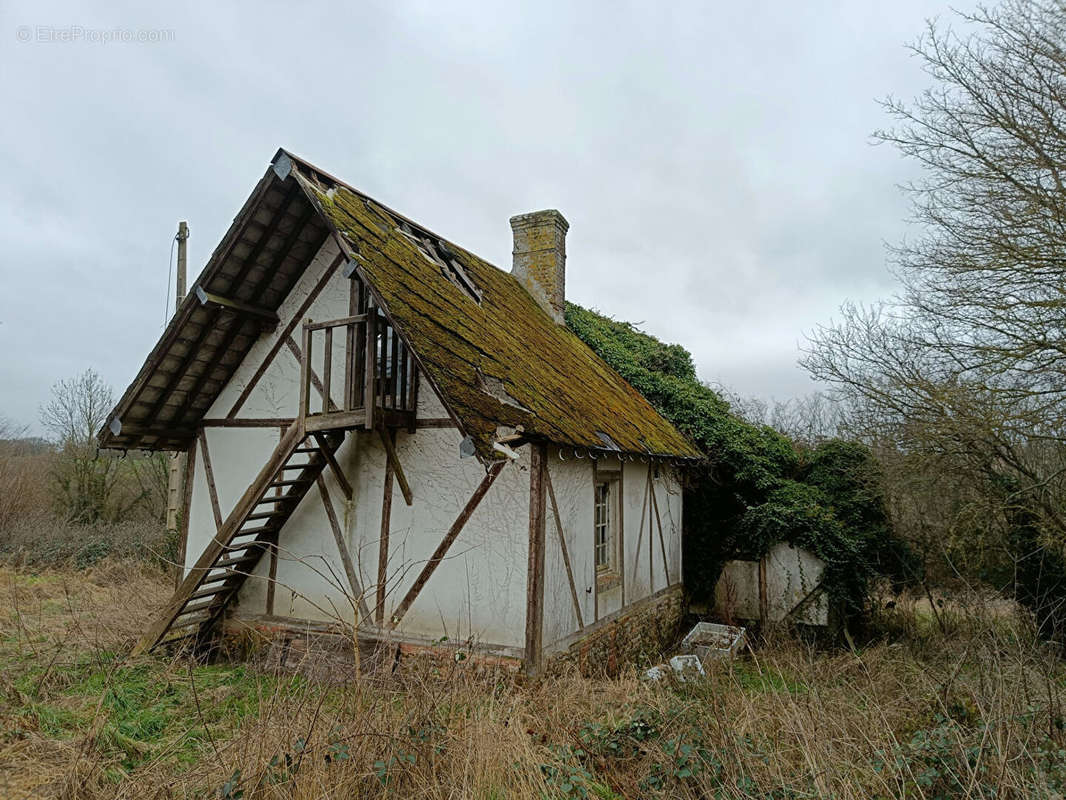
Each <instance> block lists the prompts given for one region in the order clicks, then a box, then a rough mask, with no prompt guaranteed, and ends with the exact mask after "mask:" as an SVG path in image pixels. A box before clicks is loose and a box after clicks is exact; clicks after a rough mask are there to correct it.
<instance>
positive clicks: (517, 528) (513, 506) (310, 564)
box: [186, 241, 681, 648]
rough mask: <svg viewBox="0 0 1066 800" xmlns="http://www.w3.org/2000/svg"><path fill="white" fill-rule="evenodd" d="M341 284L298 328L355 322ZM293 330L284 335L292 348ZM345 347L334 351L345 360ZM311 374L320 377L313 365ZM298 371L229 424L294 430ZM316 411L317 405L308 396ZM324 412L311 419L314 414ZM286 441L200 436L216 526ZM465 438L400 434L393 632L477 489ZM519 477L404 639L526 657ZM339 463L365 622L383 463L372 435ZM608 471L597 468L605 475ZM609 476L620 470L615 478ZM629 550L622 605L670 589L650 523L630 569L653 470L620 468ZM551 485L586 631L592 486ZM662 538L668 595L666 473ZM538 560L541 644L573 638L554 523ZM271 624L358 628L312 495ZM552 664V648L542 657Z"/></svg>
mask: <svg viewBox="0 0 1066 800" xmlns="http://www.w3.org/2000/svg"><path fill="white" fill-rule="evenodd" d="M336 252H337V251H336V246H335V245H334V244H333V242H332V241H328V242H327V243H326V244H325V245H323V247H322V249H321V251H320V252H319V253H318V255H317V256H316V257H315V259H314V261H313V262H312V264H311V265H310V266H309V267H308V269H307V271H306V272H305V274H304V275H303V277H302V278H301V279H300V281H299V282H298V284H297V286H296V288H295V289H294V291H293V292H292V293H291V294H290V296H289V297H288V298H287V299H286V300H285V302H284V303H283V304H282V306H281V308H280V309H279V316H280V317H281V320H282V322H281V324H280V325H279V326H278V329H277V330H276V331H274V332H272V333H268V334H265V335H264V336H263V337H262V338H261V339H260V340H259V341H258V342H256V343H255V345H254V346H253V347H252V349H251V351H250V353H249V355H248V356H247V358H246V359H245V360H244V362H243V363H242V364H241V366H240V367H238V369H237V371H236V372H235V374H234V376H233V378H232V379H231V380H230V382H229V383H228V385H227V386H226V387H225V388H224V389H223V391H222V392H221V393H220V395H219V397H218V398H217V399H216V401H215V403H214V404H213V405H212V407H211V409H210V410H209V411H208V413H207V414H206V415H205V416H206V417H208V418H216V419H218V418H223V417H225V416H226V415H227V414H228V413H229V410H230V408H231V407H232V406H233V404H234V402H235V401H236V399H237V398H238V397H239V396H240V394H241V392H242V391H243V390H244V388H245V386H246V385H247V383H248V382H249V381H250V380H251V379H252V377H253V375H254V373H255V371H256V370H257V369H258V367H259V365H260V364H261V363H262V361H263V359H264V358H265V357H266V355H267V353H268V352H269V351H270V349H271V347H272V346H273V344H274V342H275V341H276V340H277V337H278V335H279V334H280V332H281V330H282V329H283V328H284V325H285V323H286V321H287V320H289V319H291V317H292V315H293V314H294V313H295V311H296V310H297V309H298V308H299V306H300V305H301V304H302V303H303V302H304V300H305V299H306V297H307V296H308V293H309V292H310V291H311V290H312V288H313V286H314V285H315V284H316V283H317V282H318V280H319V279H320V278H321V277H322V274H323V271H324V270H325V269H326V268H327V267H328V265H329V263H330V262H331V261H332V260H333V258H334V257H335V255H336ZM349 288H350V284H349V282H348V280H347V279H345V278H344V277H343V275H342V274H341V270H340V269H337V270H336V273H335V275H334V276H333V277H332V278H331V279H330V281H329V283H328V284H327V286H326V288H325V289H324V290H323V291H322V293H321V294H320V295H319V296H318V298H317V299H316V301H315V302H314V303H313V304H312V306H311V308H310V309H309V310H308V311H307V312H305V314H304V316H305V317H309V318H311V319H313V320H326V319H335V318H339V317H344V316H347V315H348V297H349ZM298 331H299V328H297V332H296V333H294V334H293V336H294V339H296V341H297V343H298V344H300V337H299V333H298ZM342 347H343V343H342V342H341V341H340V340H339V339H338V341H337V342H335V350H337V351H338V352H339V351H340V350H341V349H342ZM315 352H316V357H315V359H314V362H315V368H316V371H318V373H319V374H320V375H321V372H322V369H321V366H322V362H321V350H320V349H319V350H317V351H315ZM333 369H334V375H335V376H336V377H335V379H334V384H333V386H334V389H333V392H332V394H333V398H334V400H335V401H338V402H339V401H340V400H341V392H342V388H341V384H342V381H341V380H340V376H341V375H343V371H342V365H341V363H340V361H335V362H334V368H333ZM298 384H299V363H298V362H297V359H296V358H295V357H294V356H293V355H292V353H291V352H290V351H289V349H288V348H287V347H285V346H282V347H281V349H280V350H279V351H278V353H277V356H276V357H275V359H274V360H273V362H272V363H271V364H270V365H269V367H268V368H267V370H266V371H265V372H264V374H263V376H262V377H261V378H260V380H259V382H258V383H257V384H256V386H255V388H254V389H253V391H252V392H251V393H250V395H249V397H248V399H247V400H246V401H245V403H244V405H243V406H242V407H241V410H240V412H239V413H238V415H237V416H238V418H241V419H246V420H248V419H255V418H277V417H293V416H295V415H296V413H297V406H298V400H299V387H298ZM312 401H313V403H318V402H320V400H319V399H318V396H317V393H315V392H312ZM312 408H313V409H317V405H313V406H312ZM447 416H448V414H447V411H446V409H445V408H444V406H443V403H441V401H440V399H439V398H438V397H437V396H436V394H435V392H434V391H433V389H432V386H431V385H430V384H429V383H428V381H426V379H425V378H423V379H422V381H421V383H420V385H419V402H418V418H419V419H442V418H446V417H447ZM279 435H280V432H279V430H278V428H276V427H270V428H232V427H225V428H223V427H208V428H207V429H206V436H207V441H208V448H209V450H210V453H211V460H212V465H213V467H214V475H215V481H216V485H217V488H218V493H219V502H220V505H221V510H222V514H223V518H225V516H226V514H228V512H229V511H230V509H231V508H232V507H233V505H234V503H235V502H236V501H237V499H238V498H239V497H240V496H241V494H242V493H243V492H244V490H245V489H246V488H247V487H248V485H249V484H250V483H251V482H252V480H253V479H254V478H255V476H256V475H257V474H258V472H259V470H260V469H261V468H262V466H263V464H264V463H265V462H266V461H267V459H268V458H269V456H270V454H271V452H272V451H273V450H274V448H275V447H276V445H277V442H278V440H279ZM460 440H461V436H460V434H459V431H458V430H457V429H455V428H421V429H419V430H418V431H417V432H416V433H415V434H410V433H408V432H407V431H405V430H401V431H398V433H397V441H396V449H397V454H398V457H399V460H400V463H401V464H402V465H403V467H404V470H405V473H406V475H407V478H408V481H409V483H410V485H411V490H412V493H413V496H414V497H413V501H414V502H413V505H412V506H410V507H408V506H407V505H406V504H405V503H404V499H403V495H402V492H401V491H400V488H399V486H398V485H396V484H394V487H393V497H392V515H391V525H390V537H389V539H390V541H389V557H388V569H387V576H388V577H387V580H386V590H387V593H386V604H385V618H386V620H387V619H389V618H390V616H391V615H392V612H393V611H394V610H395V608H396V606H397V605H398V604H399V603H400V601H401V600H402V598H403V597H404V595H405V594H406V592H407V590H408V588H409V587H410V586H411V584H412V583H413V582H414V580H415V578H416V577H417V575H418V574H419V572H420V571H421V569H422V567H423V566H424V565H425V563H426V561H427V559H428V558H429V557H430V555H431V554H432V553H433V551H434V549H435V548H436V547H437V545H438V544H439V543H440V541H441V539H442V538H443V537H444V535H445V533H446V532H447V530H448V528H449V527H450V526H451V524H452V523H453V522H454V520H455V518H456V516H457V515H458V514H459V512H460V511H461V509H462V508H463V506H464V505H465V504H466V502H467V500H468V499H469V498H470V496H471V494H472V493H473V491H474V489H475V488H476V487H477V485H478V484H479V483H480V481H481V479H482V478H483V477H484V474H485V472H484V468H483V467H482V466H481V464H480V463H479V462H478V461H477V460H476V459H474V458H466V459H461V458H460V457H459V443H460ZM518 452H519V453H520V458H519V460H518V461H517V462H514V463H511V464H509V465H508V466H506V467H505V468H504V469H503V471H502V472H501V474H500V476H499V477H498V478H497V480H496V482H495V483H494V485H493V486H492V487H491V488H490V490H489V492H488V494H487V495H486V496H485V498H484V499H483V500H482V502H481V504H480V505H479V506H478V508H477V509H476V510H475V512H474V513H473V515H472V516H471V517H470V519H469V520H468V521H467V523H466V525H465V527H464V529H463V531H462V533H461V534H460V535H459V537H458V538H457V539H456V541H455V543H454V544H453V545H452V547H451V549H450V551H449V553H448V555H447V557H446V558H445V560H444V561H443V562H442V563H441V564H440V565H439V566H438V568H437V569H436V571H435V572H434V574H433V576H432V577H431V578H430V580H429V582H428V583H427V584H426V586H425V588H424V589H423V590H422V591H421V593H420V594H419V596H418V598H417V599H416V600H415V602H414V604H413V605H412V607H411V608H410V610H409V611H408V612H407V614H406V615H405V617H404V618H403V620H402V621H401V623H400V625H399V628H398V631H399V632H400V633H401V634H412V635H416V636H419V637H426V638H430V639H438V638H440V637H442V636H447V637H448V638H449V639H452V640H460V641H465V640H468V639H474V640H476V641H478V642H481V643H484V644H489V645H500V646H504V647H511V648H521V647H522V646H523V645H524V641H525V603H526V563H527V556H528V530H529V528H528V512H529V448H520V449H519V451H518ZM337 459H338V462H339V463H340V464H341V466H342V469H343V470H344V471H345V474H346V476H347V478H348V480H349V482H350V483H351V484H352V487H353V499H352V500H351V501H350V502H349V501H347V500H346V499H345V497H344V495H343V493H342V491H341V488H340V486H339V485H338V483H337V481H336V478H335V477H334V476H333V474H332V472H331V471H330V470H326V472H325V473H324V478H325V482H326V486H327V490H328V492H329V494H330V498H331V500H332V502H333V504H334V507H335V509H336V511H337V516H338V518H339V519H340V520H341V524H342V527H343V535H344V537H345V541H346V544H347V546H348V548H349V550H350V552H351V553H352V556H353V560H354V561H355V563H356V569H357V572H358V573H359V576H360V581H361V584H362V586H363V589H364V593H365V598H366V602H367V605H368V606H369V608H370V610H371V612H373V609H374V606H375V590H376V582H377V560H378V549H379V540H380V533H381V508H382V495H383V489H384V474H385V453H384V448H383V447H382V444H381V441H380V438H379V436H378V435H377V434H376V433H369V432H360V433H349V434H348V436H347V438H346V441H345V443H344V444H343V445H342V447H341V449H340V450H339V451H338V454H337ZM602 463H605V462H602ZM615 463H617V462H615ZM624 469H625V472H624V475H623V498H622V502H623V503H624V505H625V510H624V515H623V516H624V525H625V529H624V535H623V538H624V543H625V549H626V553H625V556H624V565H623V568H624V569H625V570H626V576H625V580H626V588H625V595H626V598H625V599H626V603H627V604H628V603H630V602H633V601H635V600H639V599H640V598H642V597H645V596H647V595H648V594H650V593H651V592H653V591H657V590H659V589H662V588H664V587H665V586H666V585H667V582H666V578H665V575H664V573H663V568H662V557H661V554H660V551H659V544H658V538H657V537H658V533H657V531H655V532H654V534H653V535H654V537H655V538H654V540H653V544H654V549H653V568H654V570H655V572H654V580H653V582H652V584H651V585H650V586H649V582H648V569H647V543H648V539H647V536H648V530H647V524H648V519H650V518H651V516H650V515H651V511H650V506H649V509H648V511H647V514H648V517H647V519H646V520H645V533H644V537H643V541H642V545H641V546H642V548H643V549H642V555H641V557H640V559H639V561H638V562H637V564H636V566H637V570H636V575H637V580H636V582H635V583H631V582H632V581H633V565H634V559H635V558H636V543H637V537H638V535H639V524H640V512H641V505H642V502H643V496H644V484H645V480H646V475H647V470H648V465H647V464H641V463H639V462H627V463H626V464H625V465H624ZM549 470H550V474H551V477H552V482H553V485H554V488H555V492H556V496H557V498H558V501H559V506H560V514H561V516H562V518H563V527H564V529H565V533H566V537H567V545H568V548H569V552H570V557H571V560H572V565H573V569H574V576H575V581H576V583H577V589H578V596H579V600H580V603H581V607H582V614H583V617H584V622H585V624H586V625H587V624H590V623H591V622H593V621H595V618H596V614H595V608H594V603H593V594H592V592H590V591H588V589H590V588H592V587H593V585H594V581H595V568H594V565H593V523H592V519H593V509H592V502H593V488H592V487H593V484H592V480H593V477H592V475H593V473H592V462H591V461H590V460H588V459H582V460H575V459H574V458H573V457H572V456H571V457H569V458H568V460H566V461H563V460H560V459H559V456H558V450H557V449H555V448H549ZM655 486H656V496H657V498H658V500H659V507H660V514H661V516H662V522H663V533H664V537H665V540H666V543H667V548H668V549H667V553H668V560H669V562H670V582H671V583H676V582H678V581H679V580H680V553H681V545H680V521H681V514H680V491H679V489H678V487H677V482H676V480H675V479H674V477H673V475H672V473H670V472H669V471H668V469H667V468H665V467H664V468H661V470H660V478H659V479H658V480H656V481H655ZM189 516H190V525H189V539H188V547H187V559H186V566H187V567H189V566H191V565H192V564H193V563H195V561H196V559H197V558H198V557H199V555H200V553H201V552H202V551H203V549H204V547H205V546H206V545H207V543H208V542H209V541H210V539H211V537H212V535H213V534H214V532H215V523H214V518H213V515H212V511H211V503H210V498H209V495H208V491H207V483H206V480H205V478H204V470H203V462H202V454H201V453H198V454H197V460H196V463H195V468H194V478H193V492H192V503H191V508H190V515H189ZM546 525H547V530H546V552H545V562H546V571H545V580H546V586H545V620H544V642H545V643H546V645H547V644H548V643H551V642H555V641H558V640H560V639H562V638H564V637H566V636H568V635H571V634H572V633H574V632H575V631H576V630H577V621H576V618H575V615H574V611H573V604H572V601H571V597H570V591H569V584H568V580H567V577H566V572H565V569H564V567H563V563H562V558H561V549H560V547H559V544H558V535H557V533H556V532H555V522H554V516H553V515H552V514H551V509H550V507H549V508H548V515H547V521H546ZM279 551H280V554H279V560H278V570H277V584H276V587H275V601H274V613H275V614H277V615H281V616H288V617H294V618H299V619H308V620H318V621H337V620H342V621H345V622H349V623H350V622H352V621H353V620H354V619H355V612H354V610H353V606H352V603H351V601H350V599H349V598H348V597H347V580H346V577H345V573H344V570H343V567H342V564H341V561H340V554H339V551H338V549H337V546H336V543H335V541H334V538H333V534H332V531H331V529H330V525H329V521H328V517H327V516H326V513H325V509H324V507H323V505H322V500H321V497H320V495H319V492H318V491H317V490H316V489H312V490H311V491H310V492H309V493H308V494H307V496H306V497H305V498H304V500H303V501H302V502H301V504H300V505H299V507H298V508H297V509H296V511H295V512H294V514H293V516H292V517H291V518H290V520H289V522H288V523H287V524H286V526H285V528H284V529H283V530H282V533H281V536H280V540H279ZM268 569H269V562H268V559H266V558H264V559H262V560H261V561H260V563H259V564H258V565H257V567H256V570H255V572H254V574H253V576H252V577H251V578H250V579H249V580H248V581H247V582H246V583H245V585H244V587H243V588H242V590H241V593H240V597H239V600H238V608H237V610H238V613H240V614H261V613H265V611H266V594H267V591H266V589H267V575H268ZM614 595H615V597H613V598H612V597H611V596H606V597H602V596H601V598H600V608H599V616H600V617H603V616H604V615H606V614H608V613H610V612H612V611H614V610H617V608H618V607H619V606H620V604H621V590H615V591H614ZM549 648H550V645H549Z"/></svg>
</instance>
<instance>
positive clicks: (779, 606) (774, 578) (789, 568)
mask: <svg viewBox="0 0 1066 800" xmlns="http://www.w3.org/2000/svg"><path fill="white" fill-rule="evenodd" d="M765 559H766V601H767V615H768V617H769V621H770V622H779V621H780V620H783V619H784V618H785V617H786V616H788V614H789V612H791V611H792V609H794V608H795V607H796V606H797V605H798V604H799V603H800V602H802V600H803V599H804V598H805V597H807V595H809V594H810V593H811V592H812V591H814V590H815V589H816V588H817V587H818V586H819V584H820V583H821V581H822V575H823V573H824V572H825V562H823V561H822V560H821V559H819V558H818V557H817V556H816V555H814V554H813V553H811V552H809V551H807V550H804V549H802V548H799V547H794V546H793V545H790V544H785V543H784V542H780V543H778V544H776V545H774V546H773V547H772V548H771V549H770V551H769V552H768V553H767V554H766V556H765ZM715 601H716V603H717V605H718V606H719V608H721V609H725V610H728V611H729V613H730V614H731V615H732V616H734V617H736V618H737V619H750V620H757V619H759V618H760V609H759V562H758V561H730V562H728V563H726V565H725V567H724V568H723V570H722V576H721V577H720V578H719V579H718V584H717V585H716V586H715ZM828 618H829V602H828V598H826V596H825V594H824V593H822V594H820V595H819V597H818V598H817V599H816V600H815V601H814V602H812V603H811V604H810V605H809V606H808V607H807V608H806V609H805V611H804V613H802V614H801V615H800V617H799V619H798V621H799V622H804V623H807V624H809V625H825V624H827V623H828Z"/></svg>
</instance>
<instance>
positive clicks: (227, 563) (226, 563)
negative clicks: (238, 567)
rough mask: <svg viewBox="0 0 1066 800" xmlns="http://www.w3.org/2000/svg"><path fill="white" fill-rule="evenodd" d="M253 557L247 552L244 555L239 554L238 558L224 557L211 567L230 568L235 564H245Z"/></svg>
mask: <svg viewBox="0 0 1066 800" xmlns="http://www.w3.org/2000/svg"><path fill="white" fill-rule="evenodd" d="M251 560H252V559H251V558H250V557H249V556H248V554H247V553H246V554H245V555H243V556H237V557H236V558H224V559H222V560H221V561H216V562H215V565H214V566H213V567H211V569H229V568H230V567H232V566H233V565H235V564H245V563H248V562H249V561H251Z"/></svg>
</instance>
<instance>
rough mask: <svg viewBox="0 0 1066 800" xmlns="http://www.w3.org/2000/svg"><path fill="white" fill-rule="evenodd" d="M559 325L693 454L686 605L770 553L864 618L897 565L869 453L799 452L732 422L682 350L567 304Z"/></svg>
mask: <svg viewBox="0 0 1066 800" xmlns="http://www.w3.org/2000/svg"><path fill="white" fill-rule="evenodd" d="M566 322H567V325H568V326H569V328H570V329H571V330H572V331H574V333H576V334H577V335H578V337H580V338H581V339H582V340H583V341H584V342H585V343H586V344H587V345H588V346H589V347H591V348H592V349H593V350H594V351H595V352H596V353H597V354H598V355H599V356H600V357H601V358H603V359H604V360H605V361H606V362H607V363H608V364H610V365H611V367H613V368H614V369H615V370H616V371H617V372H618V373H619V374H620V375H621V376H622V377H623V378H625V379H626V380H627V381H629V383H630V384H632V386H633V387H634V388H635V389H636V390H637V391H639V392H640V393H641V394H642V395H644V397H645V398H647V400H648V401H649V402H650V403H651V404H652V405H653V406H654V407H655V408H656V409H657V410H658V411H659V412H660V413H661V414H662V415H663V416H665V417H666V418H667V419H669V420H671V421H672V422H673V423H674V424H675V425H676V426H677V427H678V429H679V430H681V431H682V432H683V433H685V434H687V435H688V436H689V437H690V438H691V439H692V440H693V441H695V442H696V443H697V444H698V445H699V447H700V448H701V449H702V451H703V454H704V460H703V461H702V463H700V464H699V465H698V466H697V467H695V468H694V469H693V470H691V471H690V473H689V475H688V480H687V482H686V489H685V503H684V526H685V537H684V564H685V575H684V580H685V585H686V587H687V588H688V589H689V591H690V592H691V593H692V595H693V596H694V598H695V599H697V600H701V601H705V602H708V601H710V600H711V599H712V598H713V593H714V585H715V583H716V582H717V580H718V576H719V574H720V572H721V568H722V565H723V564H724V563H725V562H726V561H727V560H730V559H733V558H751V559H755V558H759V557H760V556H762V555H763V554H765V553H766V552H767V551H768V550H769V549H770V548H771V547H772V546H773V545H774V544H776V543H778V542H788V543H791V544H796V545H799V546H802V547H805V548H807V549H809V550H811V551H812V552H813V553H815V554H816V555H817V556H818V557H819V558H821V559H823V560H824V561H825V562H826V563H827V566H828V568H827V572H826V578H825V585H826V588H827V590H828V591H829V593H830V596H831V597H833V598H834V599H836V600H838V601H839V602H840V604H841V606H842V608H843V610H844V611H845V612H847V613H848V614H849V615H855V614H857V613H859V612H860V611H861V610H862V608H863V604H864V601H865V598H866V594H867V592H868V588H869V585H870V580H871V579H872V578H873V577H875V576H876V575H879V574H885V573H888V574H891V575H899V574H900V572H901V571H902V566H903V564H904V563H905V562H906V559H905V556H904V553H903V549H902V548H901V547H900V546H898V545H897V544H896V543H894V542H893V540H892V537H891V528H890V525H889V522H888V517H887V515H886V513H885V506H884V499H883V497H882V495H881V492H880V489H879V484H878V481H877V470H878V468H877V464H876V461H875V460H874V459H873V456H872V455H871V453H870V451H869V449H868V448H866V447H864V446H863V445H861V444H857V443H853V442H844V441H839V440H833V441H829V442H825V443H822V444H819V445H818V446H816V447H814V448H813V449H811V448H806V447H804V446H801V445H799V444H797V443H794V442H792V441H791V440H789V438H788V437H786V436H785V435H784V434H782V433H779V432H778V431H775V430H773V429H772V428H770V427H768V426H765V425H753V424H751V423H750V422H746V421H745V420H742V419H740V418H739V417H737V416H736V415H734V414H732V413H731V412H730V407H729V403H727V402H726V401H725V400H724V399H723V398H722V397H721V395H719V394H718V393H717V392H715V391H714V390H713V389H711V388H710V387H708V386H706V385H704V384H702V383H700V382H699V380H698V378H697V376H696V369H695V366H694V364H693V362H692V356H691V354H689V353H688V351H686V350H685V349H684V348H683V347H681V346H680V345H677V344H664V343H662V342H660V341H659V340H658V339H656V338H655V337H653V336H649V335H648V334H646V333H644V332H642V331H640V330H638V329H637V328H636V327H634V326H633V325H631V324H629V323H627V322H619V321H617V320H613V319H610V318H608V317H605V316H603V315H601V314H598V313H596V312H593V311H589V310H587V309H584V308H581V307H579V306H576V305H573V304H568V305H567V309H566Z"/></svg>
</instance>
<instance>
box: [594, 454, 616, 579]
mask: <svg viewBox="0 0 1066 800" xmlns="http://www.w3.org/2000/svg"><path fill="white" fill-rule="evenodd" d="M621 483H622V482H621V480H619V476H618V475H614V474H611V473H607V474H604V473H600V474H598V475H597V476H596V480H595V482H594V484H593V495H592V497H593V502H592V560H593V564H594V565H595V569H596V575H597V576H601V575H612V574H615V573H617V572H618V543H619V530H618V528H619V525H618V523H619V513H618V509H619V504H620V502H621V497H620V488H621ZM601 487H604V488H606V492H607V497H606V500H605V501H604V502H602V503H601V496H600V490H601ZM601 509H603V510H604V511H605V512H606V516H607V519H606V520H605V521H602V522H601V516H600V512H601ZM601 526H602V528H601ZM601 529H602V530H605V531H606V541H603V542H601V537H600V532H601ZM601 553H605V554H606V559H605V560H604V561H603V563H601V560H600V557H601Z"/></svg>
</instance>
